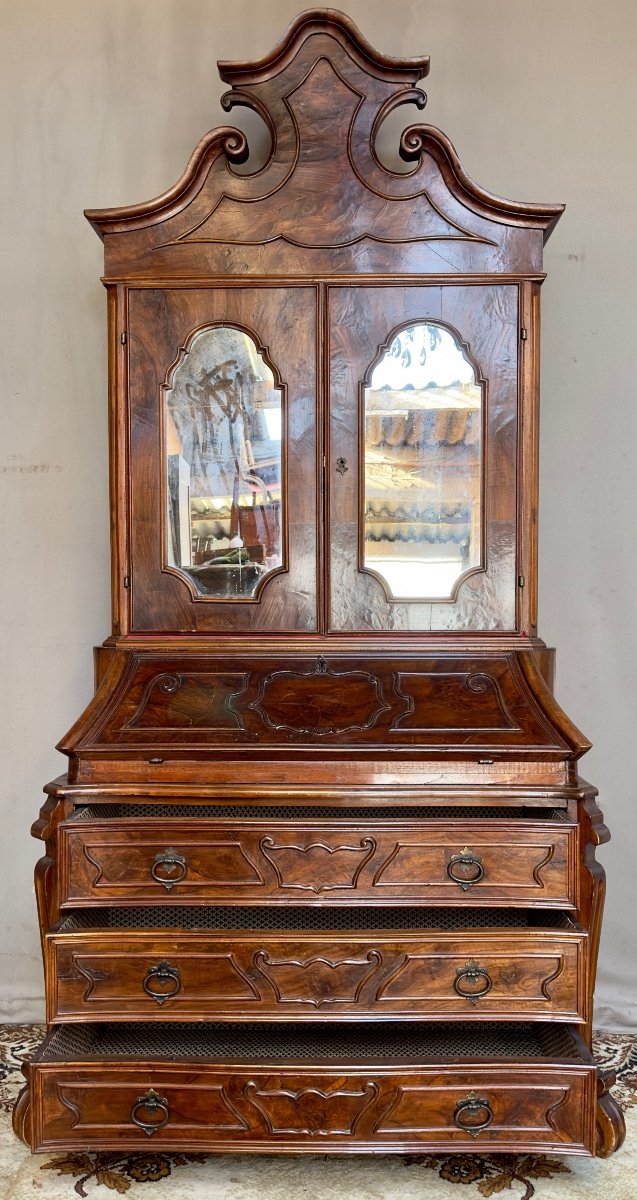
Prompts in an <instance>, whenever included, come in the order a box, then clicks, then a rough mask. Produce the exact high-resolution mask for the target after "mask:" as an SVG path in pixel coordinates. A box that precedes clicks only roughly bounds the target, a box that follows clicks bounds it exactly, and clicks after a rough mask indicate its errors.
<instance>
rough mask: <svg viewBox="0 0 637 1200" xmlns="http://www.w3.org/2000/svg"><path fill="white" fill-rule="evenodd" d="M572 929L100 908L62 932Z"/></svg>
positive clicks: (347, 912)
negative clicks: (130, 930) (140, 930)
mask: <svg viewBox="0 0 637 1200" xmlns="http://www.w3.org/2000/svg"><path fill="white" fill-rule="evenodd" d="M538 926H540V927H542V928H546V927H549V928H551V929H568V928H572V922H571V921H570V920H569V918H568V917H567V916H566V914H565V913H561V912H558V911H555V912H550V911H547V912H533V911H530V912H527V911H526V910H524V909H496V908H494V909H484V908H465V907H464V906H462V905H461V906H460V907H459V908H433V909H418V908H393V909H391V908H389V909H388V908H371V907H370V908H356V909H347V908H333V909H328V908H318V909H317V908H309V907H308V908H292V907H290V908H287V907H286V908H283V909H280V908H278V909H276V910H272V909H268V908H219V907H210V908H203V907H201V908H194V907H183V908H181V907H180V908H176V907H174V906H171V905H166V907H165V908H164V907H161V908H160V907H154V908H100V909H93V910H83V911H78V912H73V913H71V914H70V915H69V916H68V917H67V918H66V920H65V921H64V922H63V923H62V925H61V926H60V932H62V933H71V932H72V931H73V930H79V929H148V930H151V929H184V930H190V931H193V932H194V931H195V930H228V929H233V930H235V929H236V930H245V929H247V930H253V931H254V932H255V933H256V932H261V931H262V930H269V931H274V930H280V931H282V932H288V931H292V932H299V933H303V932H312V931H313V930H321V931H322V930H365V929H369V930H384V929H402V930H409V931H412V932H413V931H414V930H418V929H423V930H424V929H427V930H436V929H438V930H455V929H458V930H462V929H494V928H496V929H507V928H511V929H525V928H529V927H530V928H536V927H538Z"/></svg>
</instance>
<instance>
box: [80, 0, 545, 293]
mask: <svg viewBox="0 0 637 1200" xmlns="http://www.w3.org/2000/svg"><path fill="white" fill-rule="evenodd" d="M428 70H429V58H428V56H420V57H418V58H408V59H397V58H392V57H389V56H387V55H383V54H379V53H378V52H377V51H375V50H374V49H373V48H372V47H371V46H370V45H369V43H368V42H367V41H366V40H365V39H364V38H363V37H362V35H361V34H360V33H359V32H358V30H357V29H356V27H355V26H354V24H353V23H352V22H351V21H350V19H349V18H348V17H346V16H345V15H343V14H342V13H339V12H337V11H336V10H334V9H314V10H311V11H309V12H306V13H303V14H301V15H300V16H299V17H297V18H296V20H295V21H293V23H292V25H291V26H290V27H289V29H288V30H287V33H286V34H285V36H284V37H283V39H282V41H281V42H280V43H279V44H278V45H277V46H276V47H275V49H274V50H273V51H272V52H271V53H270V54H268V55H266V56H265V57H264V58H262V59H260V60H258V61H255V62H240V63H230V62H220V63H219V71H220V74H221V77H222V79H224V80H225V81H226V82H227V83H229V84H230V85H231V90H230V91H228V92H226V93H225V95H224V96H223V97H222V101H221V103H222V106H223V108H224V109H225V110H226V111H227V112H229V111H231V110H232V109H233V108H234V107H240V106H243V107H247V108H251V109H252V110H254V111H255V112H257V113H258V114H259V116H260V117H261V118H262V120H263V121H264V123H265V125H266V126H267V129H268V131H269V135H270V141H271V145H270V152H269V156H268V159H267V161H266V162H265V164H264V166H263V167H261V168H260V169H259V170H258V171H255V172H253V173H251V174H246V173H239V172H237V171H236V170H235V166H236V165H237V164H241V163H243V162H245V161H246V159H247V158H248V145H247V141H246V138H245V135H244V134H243V133H242V132H241V131H240V130H239V129H236V128H233V127H231V126H223V127H221V128H218V129H214V130H212V132H211V133H209V134H207V135H206V137H204V138H203V140H202V141H201V142H200V144H199V146H198V147H197V149H196V150H195V152H194V154H193V156H192V158H191V160H190V162H189V163H188V166H187V167H186V170H185V172H184V174H183V176H182V178H181V179H180V180H179V182H178V183H177V184H175V186H174V187H173V188H171V189H170V190H169V191H167V192H165V193H164V194H163V195H162V196H159V197H157V198H156V199H154V200H151V201H149V202H147V203H145V204H138V205H134V206H132V207H128V208H119V209H106V210H94V211H87V213H86V216H87V218H88V219H89V221H90V222H91V223H92V224H93V226H94V227H95V229H96V230H97V231H98V233H99V234H100V235H101V236H102V237H103V238H104V239H105V240H106V241H107V246H108V243H109V242H111V243H113V239H114V238H119V239H120V241H119V242H117V244H116V245H115V244H113V245H112V246H111V250H112V254H111V259H112V260H113V261H114V262H115V263H116V265H117V264H119V266H120V268H121V267H122V266H123V265H125V263H126V261H127V258H133V257H134V258H135V260H136V261H137V262H138V263H139V259H140V253H141V254H143V253H148V254H154V256H155V258H154V262H155V263H157V256H159V258H160V261H161V262H162V263H165V264H166V266H167V268H168V270H169V271H170V270H171V269H174V270H180V271H188V270H189V268H190V265H191V264H192V263H194V262H195V260H196V261H197V262H198V263H199V264H200V266H201V263H202V262H203V264H204V266H205V267H206V269H208V268H209V269H211V270H215V269H217V268H218V267H219V265H220V264H222V265H223V268H224V270H225V271H228V270H232V269H234V268H235V264H236V269H237V270H239V271H241V272H242V273H250V272H251V271H253V270H258V269H259V268H260V269H263V268H264V267H267V269H272V267H273V265H275V261H277V260H274V261H273V254H276V255H277V256H278V262H279V265H281V266H286V267H287V269H293V270H294V269H297V270H303V269H304V267H307V265H308V261H307V254H308V253H309V254H310V261H311V265H312V267H313V268H314V269H315V270H323V269H325V270H329V269H333V270H343V269H350V270H351V269H352V268H353V265H354V264H356V269H363V270H382V269H383V261H384V260H383V254H384V250H383V248H384V247H387V246H391V247H392V248H393V252H394V255H395V249H396V246H401V247H403V256H404V261H403V262H402V263H399V264H398V266H399V267H402V269H405V270H413V269H416V270H421V271H425V272H426V271H432V270H434V269H436V268H437V269H438V270H443V271H448V270H452V271H453V270H467V269H469V270H488V269H494V267H495V268H496V269H498V270H500V271H502V270H506V269H507V258H510V259H511V260H513V259H515V261H516V262H517V263H518V267H519V264H520V261H521V247H522V246H523V245H524V246H526V247H527V248H528V253H527V259H528V262H527V263H526V266H527V267H528V268H530V269H537V267H538V255H540V256H541V249H540V250H538V248H537V247H538V245H539V246H540V247H541V243H542V240H543V239H544V240H545V239H546V237H547V236H548V233H549V232H550V230H551V229H552V227H553V225H554V224H555V222H556V221H557V219H558V217H559V216H560V213H561V212H562V206H559V205H532V204H520V203H515V202H512V201H508V200H503V199H500V198H499V197H496V196H493V195H491V194H490V193H488V192H486V191H484V189H482V188H480V187H478V185H477V184H475V183H473V181H472V180H471V179H469V177H468V176H467V175H466V173H465V172H464V170H463V168H462V166H461V164H460V161H459V159H458V156H457V154H456V152H455V150H454V148H453V146H452V144H451V142H450V141H449V139H448V138H447V137H446V136H445V135H444V134H443V133H441V132H440V131H439V130H438V129H435V128H434V127H433V126H430V125H425V124H415V125H411V126H410V127H409V128H407V129H406V130H405V131H404V133H403V135H402V137H401V140H400V147H399V151H400V154H401V156H402V158H403V159H404V160H405V161H406V162H409V163H412V164H413V166H412V169H411V170H409V171H407V172H400V171H393V170H391V169H390V168H388V167H387V166H386V165H383V163H382V162H381V160H380V158H379V156H378V154H377V148H376V147H377V141H378V134H379V129H380V127H381V125H382V124H383V123H384V121H385V119H386V118H387V116H388V115H389V113H390V112H392V111H393V110H394V109H396V108H398V107H399V106H402V105H407V104H408V105H412V106H415V107H416V109H417V110H422V109H424V107H425V104H426V99H427V98H426V95H425V93H424V91H423V90H422V89H421V88H420V87H418V86H417V84H418V83H419V81H420V80H421V79H422V78H423V77H424V76H425V75H427V73H428ZM529 234H531V235H538V236H537V237H532V238H531V239H530V240H529V239H528V236H527V243H523V242H521V241H520V235H529ZM134 235H138V237H137V241H136V242H135V243H134V250H135V253H134V255H133V254H132V249H133V247H132V246H130V247H128V249H129V250H130V251H131V253H130V255H128V254H127V245H126V241H122V240H121V239H122V238H123V239H126V238H129V237H131V236H134ZM202 255H203V258H202ZM221 255H223V258H221V257H220V256H221ZM107 257H108V254H107ZM523 258H524V255H522V259H523ZM361 260H362V261H361ZM540 265H541V264H540ZM394 266H395V267H396V262H395V257H394Z"/></svg>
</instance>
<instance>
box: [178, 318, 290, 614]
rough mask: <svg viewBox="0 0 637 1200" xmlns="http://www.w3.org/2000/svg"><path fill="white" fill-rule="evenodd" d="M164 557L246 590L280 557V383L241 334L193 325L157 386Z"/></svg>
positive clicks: (209, 585)
mask: <svg viewBox="0 0 637 1200" xmlns="http://www.w3.org/2000/svg"><path fill="white" fill-rule="evenodd" d="M164 430H165V437H164V446H165V481H166V525H165V529H166V534H165V554H166V565H167V566H168V567H173V568H176V569H178V570H179V571H180V572H183V573H184V574H186V575H187V576H188V578H189V579H190V580H191V581H192V583H193V584H194V585H195V588H196V590H197V592H198V593H199V594H200V595H202V596H206V597H210V598H212V599H214V598H219V599H221V598H223V599H228V598H233V597H234V598H237V599H241V598H243V599H250V598H255V596H256V593H257V590H258V588H259V585H260V584H261V583H262V582H263V580H264V579H265V578H266V577H267V576H268V575H271V574H272V573H273V572H274V571H277V570H279V569H280V568H281V567H282V565H283V559H284V538H283V530H284V512H283V508H284V497H283V494H282V479H283V442H282V433H283V405H282V389H281V387H278V386H277V385H276V382H275V378H274V374H273V371H272V369H271V367H270V366H269V365H268V363H267V362H266V361H265V358H264V357H263V355H262V354H261V353H260V352H259V349H258V347H257V345H256V343H255V341H254V340H253V338H252V337H251V336H250V334H249V333H247V332H246V331H245V330H243V329H239V328H236V327H234V326H231V325H215V326H212V327H207V328H204V329H200V330H199V331H198V332H197V333H196V334H195V336H194V337H193V338H192V339H190V340H189V342H188V344H187V347H186V349H185V350H184V351H182V352H181V354H180V358H179V361H178V363H177V365H176V367H175V368H174V371H173V373H172V380H171V382H170V383H169V384H168V385H166V386H165V401H164Z"/></svg>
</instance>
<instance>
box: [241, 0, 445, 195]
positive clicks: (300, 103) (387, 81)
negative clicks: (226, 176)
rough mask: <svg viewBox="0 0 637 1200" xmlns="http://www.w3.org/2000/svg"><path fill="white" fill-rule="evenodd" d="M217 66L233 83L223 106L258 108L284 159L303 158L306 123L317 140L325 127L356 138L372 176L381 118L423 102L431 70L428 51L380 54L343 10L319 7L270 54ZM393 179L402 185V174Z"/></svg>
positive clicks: (340, 135) (343, 143) (355, 150)
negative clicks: (316, 87) (309, 89)
mask: <svg viewBox="0 0 637 1200" xmlns="http://www.w3.org/2000/svg"><path fill="white" fill-rule="evenodd" d="M319 64H321V66H319ZM218 67H219V74H220V75H221V78H222V79H223V80H225V82H227V83H230V84H231V85H232V90H231V91H229V92H227V93H226V94H225V95H224V96H223V97H222V100H221V103H222V105H223V107H224V109H225V110H226V112H228V111H230V109H232V108H233V107H234V105H245V106H247V107H250V108H252V109H254V111H256V112H257V113H258V114H259V115H260V116H261V117H262V119H263V120H264V121H265V123H266V125H267V126H268V128H269V130H270V135H271V137H272V139H273V144H274V142H275V141H276V149H277V154H276V159H277V162H279V163H280V162H284V161H287V162H289V163H291V162H292V161H293V159H295V158H296V157H297V153H298V149H299V147H298V146H297V133H299V134H300V135H301V136H302V134H303V128H304V127H305V128H306V129H307V128H310V129H313V130H314V137H313V140H314V139H315V138H318V139H319V141H320V138H321V125H322V126H323V128H324V129H325V132H326V134H327V136H328V137H329V138H330V139H331V145H332V146H333V145H334V143H335V142H336V141H337V140H338V142H339V143H340V144H341V146H342V148H343V151H344V150H345V146H346V144H347V141H348V140H350V144H351V146H352V152H353V154H354V155H355V157H357V158H359V159H360V166H361V167H362V168H363V170H364V172H365V174H367V173H369V172H370V171H371V172H372V173H375V171H376V168H377V167H378V163H377V160H376V158H375V156H374V153H373V141H374V140H375V134H376V130H377V128H378V126H379V124H380V123H381V121H382V120H384V118H385V117H386V116H387V115H388V113H389V112H391V111H392V110H393V109H394V108H396V107H397V106H398V105H400V104H408V103H411V104H416V105H417V107H418V108H419V109H422V108H424V106H425V103H426V96H425V93H424V92H422V91H421V90H420V89H418V88H416V87H415V84H416V83H417V82H418V80H419V79H422V78H423V76H425V75H426V74H427V73H428V71H429V56H428V55H421V56H420V57H418V58H412V59H396V58H391V57H390V56H389V55H384V54H380V53H378V51H376V50H375V49H374V48H373V47H372V46H371V45H370V44H369V43H368V42H367V41H366V39H365V38H364V37H363V36H362V34H361V33H360V31H359V30H358V29H357V28H356V26H355V25H354V23H353V21H351V20H350V19H349V17H347V16H346V15H345V14H344V13H340V12H337V11H336V10H335V9H329V10H326V9H319V10H309V11H308V12H305V13H301V15H300V16H298V17H297V18H296V19H295V20H294V21H293V22H292V24H291V25H290V26H289V28H288V29H287V30H286V32H285V34H284V36H283V38H282V39H281V41H280V43H279V44H278V46H276V47H275V49H274V50H273V51H272V52H271V53H270V54H268V55H266V57H265V58H263V59H260V60H259V61H256V62H253V63H248V62H244V63H231V62H220V63H218ZM317 67H318V69H319V70H320V71H322V74H323V79H324V85H325V86H324V90H323V92H322V95H321V93H320V91H319V92H318V93H315V94H314V96H312V94H311V93H310V94H309V95H307V100H309V103H307V102H306V101H304V97H303V95H302V85H303V84H304V82H305V80H306V79H307V78H308V75H309V74H310V73H311V72H313V71H314V70H316V69H317ZM339 80H340V82H341V84H342V85H343V86H344V88H345V89H346V90H347V91H349V92H350V100H351V111H350V113H349V120H348V125H349V124H350V122H351V123H352V129H351V135H352V136H351V139H350V138H349V133H350V130H349V129H347V128H346V129H344V130H340V129H339V131H338V135H337V138H335V136H334V134H335V125H336V124H337V122H338V117H339V106H338V105H336V104H335V102H334V85H335V84H337V85H338V81H339ZM291 112H292V114H293V116H292V119H291ZM275 130H276V135H275ZM343 135H344V136H343ZM316 151H317V152H318V143H317V144H316ZM269 165H271V163H270V164H269ZM382 174H383V177H385V174H386V173H385V172H384V171H383V173H382ZM394 178H395V179H396V180H397V182H398V184H399V185H400V183H401V182H402V181H401V177H400V176H394Z"/></svg>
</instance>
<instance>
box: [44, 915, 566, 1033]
mask: <svg viewBox="0 0 637 1200" xmlns="http://www.w3.org/2000/svg"><path fill="white" fill-rule="evenodd" d="M46 940H47V948H46V974H47V1000H48V1020H50V1021H79V1020H87V1019H88V1020H90V1019H94V1018H98V1017H99V1018H101V1019H103V1020H111V1021H118V1020H126V1019H128V1020H146V1019H151V1020H156V1021H182V1020H184V1019H186V1020H206V1019H207V1020H228V1021H244V1020H245V1021H250V1020H255V1019H267V1020H281V1019H287V1018H288V1017H289V1016H290V1015H293V1016H294V1017H295V1018H297V1019H301V1020H305V1021H330V1020H333V1019H334V1018H336V1017H337V1018H338V1019H339V1020H341V1021H360V1020H364V1019H366V1018H369V1017H372V1016H373V1017H374V1018H381V1019H382V1018H384V1017H387V1018H391V1017H394V1018H398V1017H400V1019H403V1020H410V1019H417V1018H422V1017H433V1018H439V1019H440V1018H448V1019H456V1020H458V1019H460V1020H466V1018H467V1017H468V1016H472V1015H478V1016H486V1015H488V1014H491V1015H492V1016H493V1015H495V1016H497V1017H502V1018H503V1019H507V1020H520V1019H524V1018H527V1017H528V1018H532V1019H536V1020H537V1019H542V1018H543V1017H544V1018H546V1017H548V1016H551V1017H553V1018H556V1019H558V1020H570V1021H573V1020H575V1021H577V1020H584V1019H585V1018H586V1011H585V1004H586V989H585V982H586V950H587V937H586V934H585V932H584V931H583V930H582V929H581V927H579V926H577V925H574V924H573V923H572V922H570V921H569V919H568V917H566V916H565V915H563V914H558V913H534V912H526V911H524V910H521V909H512V910H506V909H496V910H494V911H492V912H490V913H486V912H484V911H483V910H480V909H469V908H466V909H453V908H452V909H435V910H433V911H431V912H428V911H426V910H419V909H400V908H394V909H371V908H368V909H365V910H362V909H353V910H352V909H327V910H325V911H321V910H319V909H316V908H313V909H308V908H297V909H294V908H289V909H286V910H283V909H262V910H260V911H257V910H255V909H253V908H246V909H240V908H235V909H211V908H207V909H206V908H200V909H197V908H191V909H187V908H181V909H179V908H177V909H170V908H158V909H124V908H119V909H118V908H114V909H101V910H93V911H88V912H80V913H76V914H71V915H69V916H68V917H67V918H66V919H65V920H63V921H62V922H60V923H59V925H58V926H57V927H56V928H55V929H54V930H52V931H51V932H50V933H49V934H48V936H47V939H46Z"/></svg>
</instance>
